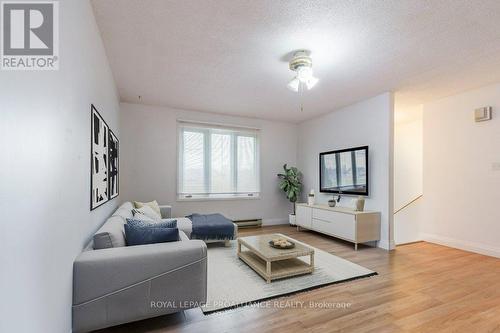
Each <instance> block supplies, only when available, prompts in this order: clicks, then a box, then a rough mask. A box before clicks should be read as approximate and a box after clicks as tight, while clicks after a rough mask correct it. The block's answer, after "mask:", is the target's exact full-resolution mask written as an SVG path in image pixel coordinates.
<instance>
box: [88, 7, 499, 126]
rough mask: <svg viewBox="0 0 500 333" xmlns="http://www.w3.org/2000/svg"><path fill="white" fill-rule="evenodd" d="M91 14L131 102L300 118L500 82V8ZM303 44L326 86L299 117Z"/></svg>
mask: <svg viewBox="0 0 500 333" xmlns="http://www.w3.org/2000/svg"><path fill="white" fill-rule="evenodd" d="M93 6H94V11H95V14H96V18H97V23H98V25H99V29H100V31H101V33H102V36H103V40H104V45H105V47H106V52H107V54H108V58H109V61H110V63H111V67H112V70H113V75H114V77H115V80H116V84H117V86H118V90H119V94H120V97H121V100H122V101H125V102H132V103H144V104H152V105H162V106H171V107H177V108H184V109H191V110H199V111H207V112H216V113H224V114H231V115H241V116H250V117H259V118H265V119H279V120H286V121H291V122H298V121H301V120H304V119H308V118H311V117H314V116H317V115H319V114H322V113H326V112H330V111H333V110H335V109H336V108H338V107H341V106H345V105H348V104H351V103H353V102H356V101H359V100H362V99H364V98H367V97H371V96H374V95H376V94H379V93H382V92H385V91H396V92H397V95H396V96H397V102H398V103H401V104H402V105H403V104H407V105H411V104H417V103H423V102H426V101H429V100H433V99H436V98H439V97H444V96H447V95H450V94H453V93H457V92H460V91H463V90H467V89H470V88H475V87H478V86H481V85H484V84H488V83H491V82H495V81H499V80H500V20H499V18H500V1H498V0H493V1H489V0H481V1H478V0H468V1H463V0H433V1H423V0H422V1H418V0H385V1H373V0H361V1H349V0H338V1H333V0H329V1H312V0H303V1H296V0H288V1H278V0H273V1H270V0H252V1H242V0H178V1H165V0H141V1H139V0H135V1H133V0H94V1H93ZM301 48H306V49H309V50H311V51H312V58H313V63H314V65H313V69H314V73H315V76H317V77H318V78H319V79H320V82H319V83H318V85H317V86H316V87H315V88H314V89H313V90H311V91H309V92H306V93H305V94H304V95H303V97H302V100H303V103H304V111H302V112H301V111H300V109H299V105H300V101H299V95H298V94H296V93H293V92H291V91H289V90H287V88H286V84H287V83H288V81H289V80H290V79H291V78H292V76H293V74H292V72H291V71H290V70H289V69H288V65H287V60H288V56H289V54H290V52H291V51H293V50H296V49H301ZM139 95H141V96H142V99H141V100H139V99H138V96H139Z"/></svg>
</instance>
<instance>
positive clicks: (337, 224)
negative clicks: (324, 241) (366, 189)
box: [296, 203, 380, 250]
mask: <svg viewBox="0 0 500 333" xmlns="http://www.w3.org/2000/svg"><path fill="white" fill-rule="evenodd" d="M296 214H297V215H296V216H297V221H296V223H297V229H300V228H305V229H309V230H314V231H317V232H321V233H323V234H326V235H330V236H333V237H337V238H341V239H344V240H347V241H350V242H353V243H354V249H355V250H357V249H358V244H359V243H365V242H370V241H378V240H380V212H372V211H363V212H358V211H355V210H353V209H350V208H346V207H329V206H327V205H308V204H305V203H299V204H296Z"/></svg>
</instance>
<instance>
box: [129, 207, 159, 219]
mask: <svg viewBox="0 0 500 333" xmlns="http://www.w3.org/2000/svg"><path fill="white" fill-rule="evenodd" d="M132 214H134V216H135V215H137V214H142V215H145V216H147V217H149V218H150V219H153V220H161V215H160V214H158V213H156V212H155V211H154V210H153V208H151V207H149V206H143V207H141V208H134V209H132Z"/></svg>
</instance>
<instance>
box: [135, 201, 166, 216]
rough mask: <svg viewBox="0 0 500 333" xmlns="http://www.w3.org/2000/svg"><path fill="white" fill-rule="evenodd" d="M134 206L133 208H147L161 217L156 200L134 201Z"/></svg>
mask: <svg viewBox="0 0 500 333" xmlns="http://www.w3.org/2000/svg"><path fill="white" fill-rule="evenodd" d="M134 206H135V208H141V207H143V206H149V207H151V208H153V210H154V211H155V212H157V213H158V215H159V216H160V217H161V211H160V206H159V205H158V202H156V200H153V201H150V202H139V201H134Z"/></svg>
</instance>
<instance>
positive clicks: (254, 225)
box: [233, 219, 262, 229]
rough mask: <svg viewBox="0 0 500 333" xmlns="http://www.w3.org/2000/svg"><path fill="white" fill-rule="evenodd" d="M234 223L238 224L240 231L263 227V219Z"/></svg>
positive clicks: (235, 221) (236, 221)
mask: <svg viewBox="0 0 500 333" xmlns="http://www.w3.org/2000/svg"><path fill="white" fill-rule="evenodd" d="M233 222H234V223H236V225H237V226H238V228H239V229H245V228H260V227H262V219H250V220H234V221H233Z"/></svg>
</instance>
